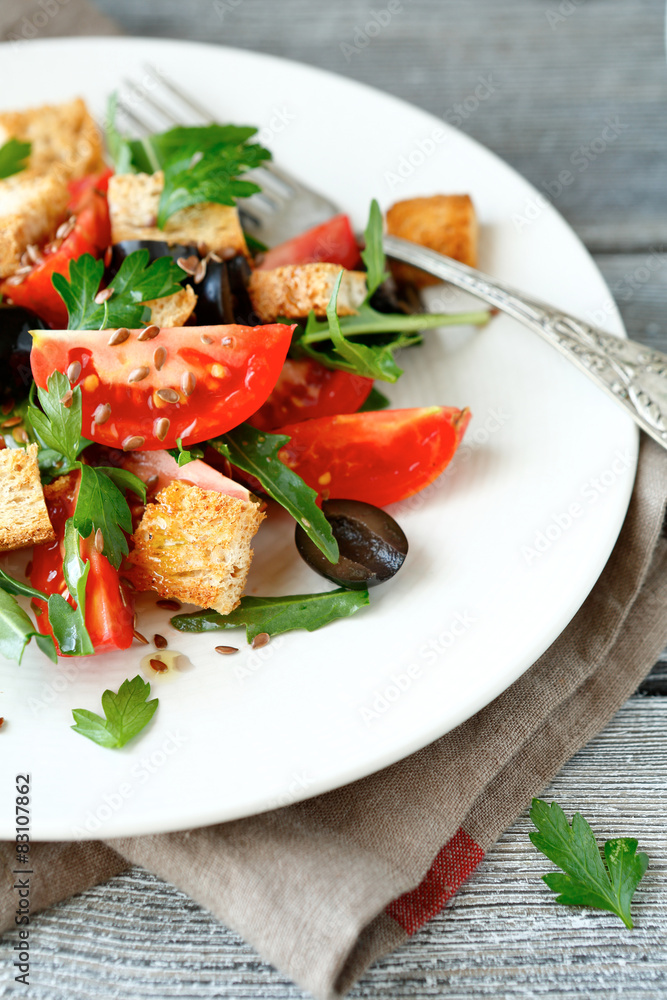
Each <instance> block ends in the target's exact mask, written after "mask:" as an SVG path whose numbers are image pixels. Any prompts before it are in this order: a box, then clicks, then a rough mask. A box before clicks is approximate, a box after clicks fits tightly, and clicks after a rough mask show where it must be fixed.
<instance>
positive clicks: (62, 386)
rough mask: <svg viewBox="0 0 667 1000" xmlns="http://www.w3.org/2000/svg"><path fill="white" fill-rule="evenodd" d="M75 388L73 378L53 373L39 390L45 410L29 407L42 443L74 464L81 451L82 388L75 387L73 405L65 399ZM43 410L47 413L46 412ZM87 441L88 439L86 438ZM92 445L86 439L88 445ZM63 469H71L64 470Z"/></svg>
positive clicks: (32, 422) (31, 420)
mask: <svg viewBox="0 0 667 1000" xmlns="http://www.w3.org/2000/svg"><path fill="white" fill-rule="evenodd" d="M70 389H71V386H70V382H69V379H68V378H67V376H66V375H63V374H62V372H58V371H55V372H52V374H51V375H49V377H48V379H47V380H46V389H38V390H37V395H38V397H39V401H40V403H41V406H42V409H41V410H39V409H37V407H36V406H29V407H28V415H27V416H28V421H29V422H30V425H31V427H32V429H33V430H34V431H35V434H36V435H37V437H38V438H39V441H40V443H41V444H43V445H45V446H46V447H47V448H51V449H52V450H53V451H54V452H56V453H58V454H59V455H62V456H64V457H65V459H66V460H67V463H68V465H69V466H70V467H71V466H73V465H74V464H75V462H76V460H77V458H78V456H79V454H80V453H81V451H82V450H83V449H82V446H81V442H82V438H81V419H82V418H81V389H80V388H79V386H77V387H76V389H74V390H72V398H71V401H70V405H69V406H65V405H64V404H63V403H62V402H61V400H62V398H63V396H64V395H65V393H67V392H69V390H70ZM42 411H43V412H42ZM83 440H84V441H85V439H83ZM87 444H88V442H86V443H85V444H84V447H85V446H86V445H87ZM61 471H67V470H66V469H62V470H61Z"/></svg>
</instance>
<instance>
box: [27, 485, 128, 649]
mask: <svg viewBox="0 0 667 1000" xmlns="http://www.w3.org/2000/svg"><path fill="white" fill-rule="evenodd" d="M78 480H79V473H78V472H77V473H74V472H71V473H70V474H69V475H68V476H67V477H65V476H63V477H62V479H58V480H56V484H57V486H58V487H59V489H58V491H57V492H55V491H54V492H53V493H52V494H51V496H50V498H48V499H47V507H48V511H49V517H50V519H51V524H52V525H53V528H54V530H55V533H56V541H55V542H49V543H47V544H46V545H36V546H35V548H34V551H33V557H32V569H31V571H30V583H31V584H32V586H33V587H35V589H36V590H41V591H42V593H44V594H49V595H50V594H63V596H65V597H66V598H67V600H68V601H69V603H70V604H71V605H72V606H73V607H74V606H75V601H74V600H73V599H72V598H71V597H70V595H69V594H68V593H67V592H66V584H65V577H64V575H63V555H64V548H65V546H64V537H65V522H66V521H67V519H68V518H70V517H71V516H72V514H73V513H74V507H75V506H76V497H77V493H78V488H79V482H78ZM80 552H81V558H82V559H83V561H84V562H89V563H90V570H89V572H88V580H87V582H86V617H85V620H86V628H87V629H88V633H89V635H90V639H91V642H92V644H93V646H94V647H95V652H96V653H103V652H111V651H112V650H114V649H127V648H128V647H129V646H130V645H131V644H132V639H133V638H134V609H133V602H132V595H131V594H130V592H129V591H128V590H127V589H126V588H125V587H124V586H123V585H122V583H121V582H120V579H119V576H118V571H117V570H116V569H114V567H113V566H112V565H111V563H110V562H109V561H108V559H105V558H104V556H103V555H101V554H100V553H99V552H98V551H97V549H96V548H95V544H94V540H93V536H92V535H91V537H90V538H82V539H81V543H80ZM34 603H35V607H36V611H37V613H36V619H37V628H38V629H39V631H40V632H42V633H44V635H53V630H52V629H51V625H50V623H49V619H48V611H47V605H46V604H45V602H44V601H35V602H34ZM58 652H59V653H60V650H59V651H58ZM60 655H63V654H60Z"/></svg>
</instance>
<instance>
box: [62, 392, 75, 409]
mask: <svg viewBox="0 0 667 1000" xmlns="http://www.w3.org/2000/svg"><path fill="white" fill-rule="evenodd" d="M73 396H74V393H73V392H72V390H71V389H68V390H67V392H66V393H65V395H64V396H61V397H60V402H61V403H62V404H63V406H66V407H67V409H68V410H69V408H70V406H71V405H72V397H73Z"/></svg>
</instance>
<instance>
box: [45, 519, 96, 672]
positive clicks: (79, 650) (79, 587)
mask: <svg viewBox="0 0 667 1000" xmlns="http://www.w3.org/2000/svg"><path fill="white" fill-rule="evenodd" d="M79 539H80V536H79V532H78V531H77V530H76V527H75V525H74V519H73V518H69V520H68V521H67V522H66V523H65V542H64V544H65V556H64V558H63V574H64V576H65V583H66V584H67V589H68V591H69V593H70V595H71V597H73V599H74V600H75V601H76V607H75V608H73V607H72V605H71V604H69V602H68V601H66V600H65V598H64V597H63V596H62V594H51V596H50V597H49V600H48V611H49V622H50V624H51V627H52V629H53V634H54V636H55V639H56V642H57V643H58V646H59V648H60V652H61V653H71V654H73V655H74V656H87V655H89V654H90V653H94V652H95V650H94V647H93V644H92V642H91V639H90V636H89V634H88V629H87V628H86V581H87V579H88V573H89V571H90V563H89V562H88V563H84V561H83V559H82V558H81V552H80V549H79V545H80V540H79Z"/></svg>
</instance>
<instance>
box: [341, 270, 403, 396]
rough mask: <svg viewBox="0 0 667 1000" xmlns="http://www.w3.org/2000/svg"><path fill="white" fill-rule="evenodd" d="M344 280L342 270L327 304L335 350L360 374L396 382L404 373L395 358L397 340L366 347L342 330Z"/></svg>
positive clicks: (352, 369)
mask: <svg viewBox="0 0 667 1000" xmlns="http://www.w3.org/2000/svg"><path fill="white" fill-rule="evenodd" d="M342 280H343V272H342V271H341V272H340V274H339V275H338V277H337V278H336V283H335V284H334V287H333V292H332V293H331V298H330V299H329V304H328V306H327V320H328V321H329V333H330V335H331V340H332V342H333V346H334V350H335V351H336V353H337V354H339V355H340V356H341V358H343V360H344V361H347V362H348V364H349V365H350V366H351V368H350V370H351V371H354V372H356V373H357V374H358V375H364V376H366V377H367V378H379V379H382V380H384V381H385V382H395V381H396V380H397V379H398V378H400V376H401V375H402V374H403V372H402V369H401V368H399V367H398V365H397V364H396V361H395V360H394V353H393V352H394V351H395V350H396V348H397V344H396V342H394V343H391V344H383V345H382V346H381V347H366V345H365V344H360V343H355V342H354V341H351V340H347V339H346V338H345V337H344V336H343V334H342V331H341V328H340V323H339V321H338V313H337V311H336V310H337V307H338V292H339V290H340V283H341V281H342Z"/></svg>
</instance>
